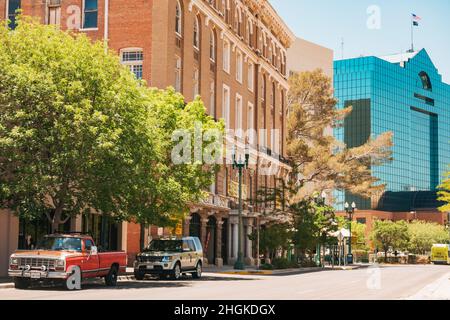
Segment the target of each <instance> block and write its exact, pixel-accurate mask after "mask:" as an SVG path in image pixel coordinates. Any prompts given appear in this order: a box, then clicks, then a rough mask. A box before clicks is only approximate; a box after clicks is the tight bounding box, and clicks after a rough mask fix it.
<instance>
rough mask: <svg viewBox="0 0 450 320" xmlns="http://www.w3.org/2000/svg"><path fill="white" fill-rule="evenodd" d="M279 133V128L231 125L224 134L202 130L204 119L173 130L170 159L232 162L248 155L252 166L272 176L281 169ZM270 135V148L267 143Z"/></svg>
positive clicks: (181, 162)
mask: <svg viewBox="0 0 450 320" xmlns="http://www.w3.org/2000/svg"><path fill="white" fill-rule="evenodd" d="M257 137H258V138H259V139H258V140H259V141H260V143H259V148H258V145H257V144H256V138H257ZM280 137H281V136H280V130H279V129H272V130H270V131H268V130H266V129H261V130H258V131H256V130H246V131H244V130H241V129H239V130H232V129H228V130H226V132H225V134H223V133H222V132H221V131H220V130H217V129H208V130H203V127H202V123H201V122H197V123H195V125H194V130H193V131H192V130H183V129H180V130H176V131H174V132H173V134H172V142H173V143H174V147H173V149H172V153H171V159H172V162H173V164H175V165H182V164H199V165H223V164H227V165H232V164H233V162H234V161H239V162H242V161H245V159H246V155H248V158H247V159H248V165H249V167H254V168H256V167H257V168H258V174H260V175H263V176H273V175H277V174H278V173H279V171H280V169H281V166H280V164H281V162H280V161H281V155H280V154H281V139H280ZM268 139H270V142H271V143H270V146H271V148H270V149H269V148H268V147H267V146H266V144H265V143H264V142H265V141H268ZM233 155H234V156H235V157H234V158H233Z"/></svg>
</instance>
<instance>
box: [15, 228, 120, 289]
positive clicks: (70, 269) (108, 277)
mask: <svg viewBox="0 0 450 320" xmlns="http://www.w3.org/2000/svg"><path fill="white" fill-rule="evenodd" d="M126 266H127V255H126V253H125V252H98V249H97V247H96V246H95V243H94V240H93V239H92V237H91V236H88V235H83V234H80V233H76V234H75V233H74V234H52V235H48V236H45V237H44V239H43V240H42V241H41V242H40V243H39V244H38V246H37V247H36V249H35V250H27V251H16V252H15V253H13V254H12V255H11V257H10V261H9V270H8V274H9V276H10V277H13V279H14V284H15V287H16V288H17V289H26V288H28V287H29V286H30V285H31V283H32V282H57V283H62V284H63V285H64V287H65V288H66V289H68V290H74V289H78V290H79V289H81V281H82V279H85V278H101V277H102V278H104V279H105V284H106V285H107V286H115V285H116V284H117V278H118V275H119V274H120V273H122V272H125V269H126Z"/></svg>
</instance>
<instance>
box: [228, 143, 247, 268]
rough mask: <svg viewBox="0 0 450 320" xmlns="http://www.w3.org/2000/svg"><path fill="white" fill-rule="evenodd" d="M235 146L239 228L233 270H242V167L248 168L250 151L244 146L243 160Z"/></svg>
mask: <svg viewBox="0 0 450 320" xmlns="http://www.w3.org/2000/svg"><path fill="white" fill-rule="evenodd" d="M236 153H237V152H236V146H234V147H233V154H232V157H233V169H238V171H239V230H238V232H239V233H238V258H237V261H236V263H235V264H234V269H235V270H244V269H245V266H244V257H243V253H242V240H243V239H242V229H243V227H242V173H243V171H244V169H247V168H248V162H249V159H250V152H249V149H248V145H246V146H245V160H243V159H242V156H241V155H239V158H237V156H236Z"/></svg>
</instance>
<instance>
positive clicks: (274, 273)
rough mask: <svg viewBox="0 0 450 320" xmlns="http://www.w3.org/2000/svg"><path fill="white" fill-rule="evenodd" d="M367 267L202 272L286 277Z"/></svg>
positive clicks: (219, 269)
mask: <svg viewBox="0 0 450 320" xmlns="http://www.w3.org/2000/svg"><path fill="white" fill-rule="evenodd" d="M368 266H369V265H367V266H366V265H351V266H334V268H332V267H331V266H326V267H324V268H319V267H312V268H295V269H284V270H258V269H256V268H246V269H245V270H234V268H233V267H232V266H224V267H222V268H216V267H205V268H204V269H203V272H207V273H218V274H231V275H262V276H283V275H284V276H288V275H295V274H302V273H312V272H321V271H332V270H336V271H337V270H356V269H360V268H365V267H368Z"/></svg>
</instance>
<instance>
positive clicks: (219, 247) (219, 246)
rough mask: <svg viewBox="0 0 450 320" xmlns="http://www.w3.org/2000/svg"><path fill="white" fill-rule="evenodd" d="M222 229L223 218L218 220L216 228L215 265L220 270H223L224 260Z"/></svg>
mask: <svg viewBox="0 0 450 320" xmlns="http://www.w3.org/2000/svg"><path fill="white" fill-rule="evenodd" d="M222 227H223V221H222V218H220V217H218V218H217V226H216V261H215V265H216V267H218V268H221V267H222V266H223V259H222Z"/></svg>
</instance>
